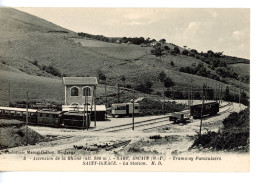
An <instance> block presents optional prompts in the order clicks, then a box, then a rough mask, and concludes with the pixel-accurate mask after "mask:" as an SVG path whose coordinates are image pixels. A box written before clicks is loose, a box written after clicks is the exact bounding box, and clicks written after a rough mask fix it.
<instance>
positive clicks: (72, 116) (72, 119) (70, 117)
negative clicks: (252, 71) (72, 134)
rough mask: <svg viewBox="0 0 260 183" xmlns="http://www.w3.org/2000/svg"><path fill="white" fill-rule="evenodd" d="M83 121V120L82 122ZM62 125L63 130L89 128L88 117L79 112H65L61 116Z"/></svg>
mask: <svg viewBox="0 0 260 183" xmlns="http://www.w3.org/2000/svg"><path fill="white" fill-rule="evenodd" d="M83 119H84V120H83ZM62 122H63V123H62V125H63V126H64V127H65V128H82V129H85V128H89V126H90V122H91V121H90V115H89V114H88V113H85V114H84V113H81V112H65V113H63V115H62Z"/></svg>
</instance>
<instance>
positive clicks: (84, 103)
mask: <svg viewBox="0 0 260 183" xmlns="http://www.w3.org/2000/svg"><path fill="white" fill-rule="evenodd" d="M83 94H84V90H83ZM86 95H87V93H85V103H84V104H83V124H82V127H83V130H84V123H85V111H86V109H85V106H86Z"/></svg>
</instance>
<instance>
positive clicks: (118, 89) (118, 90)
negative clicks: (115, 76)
mask: <svg viewBox="0 0 260 183" xmlns="http://www.w3.org/2000/svg"><path fill="white" fill-rule="evenodd" d="M119 92H120V88H119V83H117V103H120V101H119V98H120V97H119Z"/></svg>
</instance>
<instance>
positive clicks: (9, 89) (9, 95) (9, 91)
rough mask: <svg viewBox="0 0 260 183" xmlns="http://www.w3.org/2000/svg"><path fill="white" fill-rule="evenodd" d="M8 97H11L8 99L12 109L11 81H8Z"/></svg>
mask: <svg viewBox="0 0 260 183" xmlns="http://www.w3.org/2000/svg"><path fill="white" fill-rule="evenodd" d="M8 97H9V99H8V102H9V104H8V106H9V107H11V88H10V80H8Z"/></svg>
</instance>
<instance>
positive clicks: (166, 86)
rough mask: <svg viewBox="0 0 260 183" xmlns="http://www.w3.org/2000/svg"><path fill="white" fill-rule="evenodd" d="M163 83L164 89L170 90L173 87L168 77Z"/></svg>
mask: <svg viewBox="0 0 260 183" xmlns="http://www.w3.org/2000/svg"><path fill="white" fill-rule="evenodd" d="M163 82H164V87H165V88H170V87H172V86H174V82H173V81H172V79H171V78H169V77H166V78H165V79H164V81H163Z"/></svg>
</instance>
